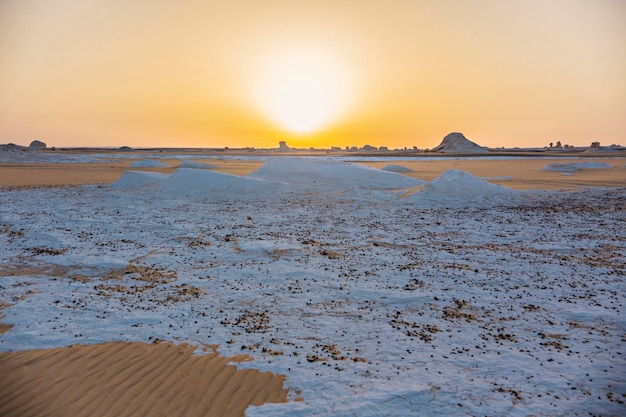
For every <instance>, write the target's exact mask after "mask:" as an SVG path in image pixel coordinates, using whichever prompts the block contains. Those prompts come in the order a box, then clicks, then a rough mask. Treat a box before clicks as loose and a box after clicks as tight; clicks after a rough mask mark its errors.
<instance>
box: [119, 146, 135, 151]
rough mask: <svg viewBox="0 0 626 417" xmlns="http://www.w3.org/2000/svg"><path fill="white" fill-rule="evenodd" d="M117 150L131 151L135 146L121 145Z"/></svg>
mask: <svg viewBox="0 0 626 417" xmlns="http://www.w3.org/2000/svg"><path fill="white" fill-rule="evenodd" d="M117 150H118V151H120V152H130V151H132V150H133V148H131V147H130V146H121V147H119V148H117Z"/></svg>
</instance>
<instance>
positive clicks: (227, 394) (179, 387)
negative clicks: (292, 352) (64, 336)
mask: <svg viewBox="0 0 626 417" xmlns="http://www.w3.org/2000/svg"><path fill="white" fill-rule="evenodd" d="M194 350H195V347H193V346H189V345H184V344H183V345H173V344H169V343H156V344H152V345H147V344H144V343H123V342H112V343H105V344H100V345H92V346H82V345H74V346H71V347H67V348H57V349H47V350H29V351H21V352H4V353H1V354H0V375H2V378H0V398H2V401H0V415H2V416H4V417H12V416H19V417H28V416H42V415H65V416H94V415H96V416H116V417H118V416H168V417H171V416H243V415H244V413H245V409H246V408H247V407H248V406H249V405H261V404H264V403H267V402H286V401H287V390H286V389H284V388H283V381H284V376H282V375H274V374H272V373H270V372H259V371H256V370H251V369H245V370H238V369H237V367H236V366H234V365H229V362H233V361H237V360H239V361H241V360H243V359H245V356H244V355H242V356H241V357H235V358H226V357H222V356H219V355H218V354H216V353H210V354H206V355H192V353H193V352H194Z"/></svg>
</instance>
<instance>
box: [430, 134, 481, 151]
mask: <svg viewBox="0 0 626 417" xmlns="http://www.w3.org/2000/svg"><path fill="white" fill-rule="evenodd" d="M432 152H444V153H485V152H488V149H487V148H484V147H482V146H480V145H478V144H476V143H474V142H472V141H471V140H469V139H467V138H466V137H465V136H463V133H459V132H452V133H449V134H448V135H446V137H445V138H443V140H442V141H441V143H440V144H439V146H437V147H435V148H433V149H432Z"/></svg>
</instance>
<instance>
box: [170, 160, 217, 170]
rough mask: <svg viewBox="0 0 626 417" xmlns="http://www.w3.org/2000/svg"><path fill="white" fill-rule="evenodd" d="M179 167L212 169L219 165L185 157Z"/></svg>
mask: <svg viewBox="0 0 626 417" xmlns="http://www.w3.org/2000/svg"><path fill="white" fill-rule="evenodd" d="M178 168H193V169H212V168H217V165H212V164H205V163H204V162H197V161H190V160H188V159H183V161H182V162H181V163H180V164H179V165H178Z"/></svg>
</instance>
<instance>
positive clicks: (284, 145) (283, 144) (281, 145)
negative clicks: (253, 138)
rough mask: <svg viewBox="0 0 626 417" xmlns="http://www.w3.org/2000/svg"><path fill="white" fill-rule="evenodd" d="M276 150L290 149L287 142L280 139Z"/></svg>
mask: <svg viewBox="0 0 626 417" xmlns="http://www.w3.org/2000/svg"><path fill="white" fill-rule="evenodd" d="M278 150H279V151H290V150H291V148H290V147H289V146H287V142H285V141H284V140H282V141H280V142H278Z"/></svg>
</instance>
